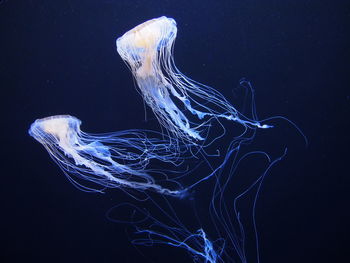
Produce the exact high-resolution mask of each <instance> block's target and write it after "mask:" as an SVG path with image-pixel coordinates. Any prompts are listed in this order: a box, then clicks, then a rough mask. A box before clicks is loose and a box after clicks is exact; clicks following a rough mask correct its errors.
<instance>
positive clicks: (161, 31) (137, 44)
mask: <svg viewBox="0 0 350 263" xmlns="http://www.w3.org/2000/svg"><path fill="white" fill-rule="evenodd" d="M176 34H177V27H176V22H175V20H174V19H172V18H168V17H165V16H162V17H159V18H155V19H151V20H149V21H146V22H144V23H142V24H140V25H138V26H136V27H135V28H133V29H131V30H130V31H128V32H126V33H125V34H124V35H123V36H121V37H119V38H118V39H117V40H116V46H117V51H118V53H119V55H120V56H121V58H122V59H123V60H124V61H125V62H126V64H127V65H128V66H129V68H130V70H131V72H132V74H133V77H134V78H135V80H136V83H137V86H138V87H139V90H140V93H141V95H142V97H143V99H144V101H145V102H146V104H148V105H149V107H150V108H151V109H152V110H153V112H154V114H155V115H156V117H157V119H158V121H159V122H160V124H161V125H162V126H163V127H165V129H166V130H167V131H168V132H170V133H171V134H173V136H175V137H176V138H179V139H182V140H185V141H193V142H200V141H204V140H205V139H206V137H207V134H208V129H209V128H210V126H211V121H212V120H217V121H219V122H220V120H221V119H226V120H229V121H234V122H236V123H239V124H241V125H243V126H244V127H245V129H248V128H252V129H255V128H263V129H264V128H269V127H271V126H270V125H267V124H262V123H261V122H259V121H258V120H257V119H255V118H249V117H247V116H245V115H243V114H242V113H240V112H239V111H238V110H237V109H236V108H235V107H234V106H233V105H232V104H230V103H229V102H228V100H227V99H226V98H225V97H224V96H223V95H222V94H221V93H220V92H218V91H217V90H215V89H214V88H211V87H209V86H206V85H203V84H201V83H199V82H196V81H194V80H192V79H190V78H188V77H186V76H185V75H184V74H182V73H181V72H180V71H179V70H178V69H177V67H176V65H175V63H174V55H173V47H174V42H175V38H176Z"/></svg>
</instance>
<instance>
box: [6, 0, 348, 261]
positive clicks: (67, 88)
mask: <svg viewBox="0 0 350 263" xmlns="http://www.w3.org/2000/svg"><path fill="white" fill-rule="evenodd" d="M346 2H347V1H317V0H313V1H279V0H275V1H270V0H268V1H257V0H254V1H250V0H245V1H241V0H232V1H207V0H204V1H190V0H189V1H131V0H128V1H126V0H120V1H118V0H114V1H112V0H101V1H97V0H96V1H92V0H89V1H80V0H62V1H44V0H43V1H40V0H22V1H20V0H17V1H16V0H7V1H1V4H0V37H1V38H0V39H1V42H0V81H1V82H0V85H1V86H0V87H1V100H2V102H1V106H2V110H1V112H2V125H1V126H2V129H1V131H2V132H1V133H2V151H1V152H2V158H1V167H2V171H1V177H2V182H1V188H2V190H1V201H2V202H1V221H2V222H1V234H0V238H1V241H2V245H1V254H0V258H2V260H1V261H2V262H184V260H188V262H191V259H190V257H188V256H187V255H186V254H185V253H184V252H183V251H182V250H181V249H166V248H164V247H156V248H150V251H151V252H150V253H151V256H147V257H144V256H142V255H141V254H140V253H138V252H137V250H136V249H135V248H134V247H132V245H130V242H129V240H128V238H127V236H126V233H125V226H123V225H119V224H115V223H112V222H110V221H108V220H107V219H106V217H105V216H104V215H105V212H106V211H107V210H108V209H109V208H110V207H111V206H112V205H113V204H116V203H118V200H119V198H120V199H123V198H125V195H124V194H122V193H120V191H118V190H115V191H111V192H109V193H107V194H105V195H98V194H87V193H84V192H81V191H78V190H77V189H75V188H74V187H73V186H72V185H71V184H70V183H69V182H68V181H67V180H66V178H65V177H64V176H63V174H62V172H61V171H60V170H59V169H58V167H57V166H56V165H55V164H54V163H53V162H52V161H51V160H50V158H49V156H48V154H47V152H46V151H45V150H44V149H43V148H42V146H40V145H39V144H38V143H37V142H36V141H34V140H33V139H32V138H31V137H30V136H28V134H27V130H28V128H29V126H30V124H31V123H32V122H33V121H34V120H35V119H37V118H42V117H46V116H51V115H55V114H65V113H67V114H71V115H73V116H77V117H78V118H79V119H81V120H83V126H82V129H83V130H84V131H88V132H105V131H116V130H124V129H129V128H146V127H149V128H153V129H158V127H157V126H156V125H155V124H154V123H155V122H152V118H153V116H152V114H151V113H150V112H149V111H148V116H149V118H150V119H151V121H149V122H147V123H146V122H145V121H144V119H145V118H144V107H143V103H142V98H141V97H140V96H139V95H138V94H137V92H136V89H135V88H134V87H133V82H132V78H131V74H130V73H129V71H128V69H127V67H126V66H125V65H124V63H123V62H122V60H121V59H120V57H119V55H118V53H117V52H116V47H115V40H116V38H117V37H118V36H121V35H122V34H124V33H125V32H126V31H127V30H129V29H131V28H132V27H134V26H136V25H137V24H139V23H141V22H144V21H146V20H148V19H151V18H154V17H158V16H161V15H166V16H169V17H173V18H174V19H175V20H176V21H177V24H178V38H177V41H176V45H175V59H176V62H177V65H178V67H179V68H180V69H181V70H182V72H184V73H185V74H186V75H188V76H190V77H191V78H192V79H195V80H198V81H200V82H202V83H205V84H208V85H211V86H213V87H215V88H216V89H218V90H220V91H221V92H222V93H223V94H224V95H225V96H226V97H227V98H228V99H229V100H233V99H234V94H233V88H234V87H236V86H237V83H238V81H239V79H241V78H242V77H246V78H247V79H249V80H251V81H252V83H253V85H254V88H255V90H256V100H257V106H258V113H259V116H260V117H261V118H265V117H268V116H271V115H283V116H286V117H288V118H289V119H291V120H293V121H295V122H296V123H297V124H298V126H299V127H300V128H301V129H302V130H303V131H304V133H305V134H306V136H307V137H308V139H309V142H310V144H309V146H308V148H306V149H305V148H304V147H302V140H301V138H300V137H298V136H295V137H292V139H291V140H292V141H290V142H289V143H290V144H291V145H296V150H295V151H294V152H292V154H291V155H289V156H288V157H287V158H286V160H285V161H283V162H282V163H281V164H279V165H278V166H277V167H276V169H274V170H273V172H272V174H271V175H270V177H269V178H268V179H267V180H266V182H265V185H264V188H263V190H262V195H261V199H260V200H259V203H258V211H257V212H258V225H259V229H260V237H261V259H262V260H261V262H345V261H347V260H348V253H347V251H346V250H347V249H348V244H349V236H348V235H349V231H348V228H347V225H348V222H349V197H348V191H349V190H348V189H349V180H348V176H349V175H350V174H349V161H350V160H349V96H350V94H349V74H350V72H349V64H348V62H349V48H348V47H349V41H348V34H349V28H348V27H346V24H347V23H348V22H349V21H348V20H349V18H350V8H349V6H350V5H349V4H348V3H346ZM293 140H295V141H293ZM145 251H146V250H145ZM181 260H182V261H181Z"/></svg>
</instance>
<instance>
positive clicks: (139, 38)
mask: <svg viewBox="0 0 350 263" xmlns="http://www.w3.org/2000/svg"><path fill="white" fill-rule="evenodd" d="M176 32H177V28H176V22H175V20H174V19H172V18H167V17H165V16H162V17H159V18H155V19H151V20H148V21H146V22H144V23H142V24H140V25H138V26H136V27H135V28H133V29H131V30H130V31H128V32H126V33H125V34H124V35H123V36H121V37H120V38H118V39H117V41H116V44H117V50H118V53H119V54H120V56H121V57H122V58H123V59H124V60H125V61H128V63H129V65H130V67H131V70H132V71H133V72H134V73H135V74H137V75H138V76H139V77H141V78H146V77H147V76H152V75H153V74H155V69H154V68H153V66H156V65H155V64H154V63H153V62H154V59H156V58H157V51H159V50H161V48H164V47H170V48H171V46H172V43H173V41H174V39H175V37H176Z"/></svg>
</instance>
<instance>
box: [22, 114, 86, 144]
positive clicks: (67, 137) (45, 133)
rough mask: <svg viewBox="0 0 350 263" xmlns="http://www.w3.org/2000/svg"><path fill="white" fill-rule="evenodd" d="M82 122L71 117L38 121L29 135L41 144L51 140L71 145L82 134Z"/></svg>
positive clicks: (32, 126)
mask: <svg viewBox="0 0 350 263" xmlns="http://www.w3.org/2000/svg"><path fill="white" fill-rule="evenodd" d="M80 125H81V121H80V120H79V119H77V118H75V117H73V116H70V115H57V116H51V117H46V118H42V119H38V120H36V121H35V122H34V123H33V124H32V125H31V126H30V129H29V131H28V132H29V135H30V136H32V137H33V138H35V139H36V140H37V141H39V142H41V143H45V139H47V138H49V137H50V138H51V140H56V141H57V143H61V144H69V143H71V141H72V137H76V135H77V134H78V133H79V132H80Z"/></svg>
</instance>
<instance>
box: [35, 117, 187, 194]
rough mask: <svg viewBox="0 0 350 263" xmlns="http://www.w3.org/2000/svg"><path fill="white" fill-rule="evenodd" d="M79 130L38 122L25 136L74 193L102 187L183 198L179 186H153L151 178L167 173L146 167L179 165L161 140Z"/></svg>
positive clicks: (67, 122) (66, 122)
mask: <svg viewBox="0 0 350 263" xmlns="http://www.w3.org/2000/svg"><path fill="white" fill-rule="evenodd" d="M80 125H81V121H80V120H79V119H77V118H76V117H73V116H70V115H57V116H51V117H47V118H43V119H38V120H36V121H35V122H34V123H33V124H32V125H31V127H30V129H29V134H30V135H31V136H32V137H33V138H34V139H36V140H37V141H38V142H39V143H41V144H42V145H43V146H44V147H45V148H46V150H47V151H48V153H49V155H50V156H51V158H52V159H53V160H54V161H55V162H56V163H57V164H58V166H59V167H60V168H61V169H62V170H63V172H64V173H65V175H66V176H67V178H68V179H69V180H70V181H71V182H72V183H73V184H74V185H75V186H77V187H78V188H79V189H81V190H84V191H92V192H102V191H103V190H104V189H106V188H120V189H124V190H125V191H127V189H133V190H138V191H144V190H152V191H155V192H158V193H161V194H164V195H172V196H180V195H181V194H183V193H184V189H181V185H180V184H178V183H176V182H173V181H171V180H168V179H167V178H163V179H162V181H163V182H165V181H167V183H168V184H169V182H170V183H173V184H175V187H176V188H177V189H174V190H172V189H169V188H166V187H162V186H161V185H160V184H157V182H156V181H157V180H156V179H155V176H154V175H156V174H157V175H161V176H165V177H166V176H167V175H166V174H165V173H166V171H163V170H161V169H159V170H157V169H150V168H148V166H149V163H150V162H151V161H152V160H157V161H160V162H162V163H170V164H171V165H175V167H176V166H177V165H179V163H180V159H181V158H180V156H178V153H177V151H174V150H173V149H172V145H171V144H167V143H166V141H165V140H163V139H156V138H148V137H147V135H146V133H145V131H137V130H127V131H119V132H113V133H105V134H89V133H85V132H83V131H82V130H81V129H80ZM81 181H85V182H89V183H90V184H92V185H93V186H92V185H90V184H83V183H82V182H81ZM97 186H99V187H97Z"/></svg>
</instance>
